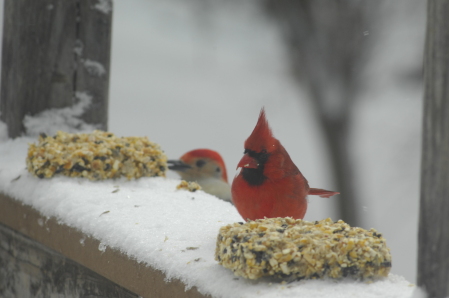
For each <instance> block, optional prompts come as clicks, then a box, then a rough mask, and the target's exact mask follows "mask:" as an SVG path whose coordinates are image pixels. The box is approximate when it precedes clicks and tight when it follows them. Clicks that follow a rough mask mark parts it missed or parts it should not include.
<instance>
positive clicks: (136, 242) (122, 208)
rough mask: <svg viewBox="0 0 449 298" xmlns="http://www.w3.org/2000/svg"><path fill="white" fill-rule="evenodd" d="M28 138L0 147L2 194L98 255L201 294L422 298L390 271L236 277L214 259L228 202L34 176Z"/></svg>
mask: <svg viewBox="0 0 449 298" xmlns="http://www.w3.org/2000/svg"><path fill="white" fill-rule="evenodd" d="M34 141H35V138H30V137H23V138H19V139H16V140H14V141H12V140H9V141H3V142H0V165H1V168H0V189H1V191H2V192H3V193H5V194H7V195H9V196H10V197H13V198H16V199H17V200H19V201H21V202H23V203H25V204H27V205H30V206H33V207H34V208H35V209H36V210H38V211H40V212H41V213H42V214H43V215H44V216H47V217H56V218H57V219H58V221H59V222H60V223H63V224H66V225H69V226H71V227H74V228H76V229H78V230H80V231H82V232H83V233H85V234H86V235H89V236H93V237H95V238H96V239H98V240H99V241H100V245H99V247H98V249H99V250H100V251H105V249H106V247H107V246H109V247H111V248H115V249H118V250H120V251H122V252H123V253H124V254H126V255H128V256H130V257H132V258H135V259H136V260H137V261H138V262H143V263H146V264H148V265H150V266H152V267H153V268H157V269H160V270H161V271H163V272H164V273H165V274H166V276H167V278H168V279H170V278H178V279H180V280H181V281H183V282H184V283H185V284H186V285H187V287H192V286H196V287H197V288H198V290H199V291H200V292H201V293H204V294H211V295H212V296H213V297H248V298H249V297H258V298H261V297H312V298H313V297H363V298H367V297H368V298H369V297H373V298H374V297H376V298H377V297H379V298H380V297H382V298H385V297H404V298H408V297H411V296H412V295H415V297H422V295H421V292H420V291H419V289H417V288H416V286H414V285H413V284H411V283H410V282H408V281H407V280H405V279H404V278H403V277H401V276H398V275H394V274H390V276H389V277H388V278H385V279H383V280H380V281H376V282H372V283H365V282H358V281H353V280H350V279H345V280H340V281H334V280H324V281H318V280H314V281H300V282H293V283H290V284H285V285H282V284H279V283H271V282H269V281H266V280H264V281H248V280H244V279H243V278H236V277H235V276H234V275H233V273H232V272H231V271H230V270H227V269H225V268H223V267H221V266H220V265H218V263H217V262H216V261H215V260H214V252H215V241H216V237H217V233H218V229H219V228H220V227H221V226H223V225H226V224H230V223H233V222H236V221H241V217H240V215H239V214H238V213H237V211H236V209H235V208H234V207H233V206H232V205H231V204H229V203H227V202H224V201H221V200H219V199H217V198H215V197H213V196H210V195H208V194H206V193H204V192H202V191H198V192H195V193H191V192H187V191H184V190H180V191H177V190H175V189H176V185H177V184H178V183H179V181H178V180H175V179H165V178H161V177H158V178H141V179H139V180H132V181H126V180H123V179H119V180H114V181H101V182H91V181H89V180H87V179H73V178H68V177H56V178H52V179H38V178H36V177H34V176H32V175H30V174H29V173H28V172H27V171H26V170H25V169H24V156H26V152H27V148H28V145H27V143H30V142H34ZM117 189H118V191H117ZM37 224H40V225H45V222H42V221H41V222H38V223H37Z"/></svg>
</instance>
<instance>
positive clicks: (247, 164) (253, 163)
mask: <svg viewBox="0 0 449 298" xmlns="http://www.w3.org/2000/svg"><path fill="white" fill-rule="evenodd" d="M258 166H259V163H258V162H257V160H255V159H254V158H252V157H251V156H249V155H248V154H245V155H243V157H242V159H241V160H240V161H239V163H238V164H237V169H238V168H250V169H257V167H258Z"/></svg>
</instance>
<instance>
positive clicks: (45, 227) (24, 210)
mask: <svg viewBox="0 0 449 298" xmlns="http://www.w3.org/2000/svg"><path fill="white" fill-rule="evenodd" d="M0 224H3V225H4V226H6V227H8V228H9V229H12V230H14V231H16V232H19V233H21V234H22V235H23V236H26V237H29V238H30V239H32V240H33V241H36V242H39V243H40V244H42V245H44V246H45V247H47V248H48V249H50V250H53V251H55V252H56V253H58V254H61V255H63V256H64V257H65V258H67V259H70V260H73V261H74V262H76V263H77V264H78V265H80V266H83V267H85V268H87V269H89V270H91V271H93V272H95V273H96V274H98V275H101V276H103V277H104V278H106V279H108V280H110V281H111V282H113V283H115V284H117V285H119V286H121V287H123V288H125V289H127V290H128V291H130V292H132V293H135V294H137V295H139V296H141V297H144V298H145V297H161V298H172V297H186V298H200V297H210V296H207V295H202V294H200V293H199V292H198V290H197V288H196V287H192V288H190V289H188V290H186V289H185V284H183V283H182V282H181V281H180V280H177V279H171V280H170V281H166V276H165V274H164V273H163V272H161V271H159V270H156V269H154V268H151V267H149V266H147V265H145V264H143V263H139V262H138V261H136V260H135V259H133V258H130V257H129V256H127V255H126V254H124V253H122V252H121V251H119V250H116V249H111V248H110V247H106V249H105V250H104V251H100V250H99V246H100V241H98V240H97V239H95V238H93V237H90V236H87V235H85V234H83V233H82V232H80V231H79V230H77V229H75V228H72V227H69V226H67V225H64V224H61V223H59V222H58V220H57V219H56V218H46V217H44V216H42V215H41V214H40V213H39V212H38V211H36V210H35V209H33V208H31V207H29V206H26V205H23V204H22V203H21V202H19V201H16V200H14V199H11V198H9V197H7V196H5V195H3V194H1V193H0ZM0 244H1V241H0ZM4 263H5V262H4V261H2V259H1V254H0V264H4ZM19 273H20V272H19ZM61 273H64V274H66V273H65V272H64V271H61ZM67 274H69V273H67ZM17 278H20V276H19V277H17ZM3 283H4V284H6V283H7V281H6V280H3V279H2V278H1V270H0V289H2V287H5V285H4V284H3ZM25 286H29V285H27V284H26V283H25ZM22 287H23V286H22ZM20 289H21V287H20V284H19V287H18V288H17V290H20ZM22 290H24V291H25V290H26V289H22ZM29 290H30V291H32V289H31V287H30V289H29ZM30 293H32V292H30ZM0 296H2V295H1V292H0ZM2 297H3V296H2ZM24 297H34V295H32V294H30V295H25V296H24Z"/></svg>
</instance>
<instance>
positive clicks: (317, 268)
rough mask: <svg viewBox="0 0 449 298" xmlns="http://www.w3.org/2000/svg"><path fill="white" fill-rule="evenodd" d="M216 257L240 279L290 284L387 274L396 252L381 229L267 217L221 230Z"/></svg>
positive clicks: (364, 277)
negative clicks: (283, 281)
mask: <svg viewBox="0 0 449 298" xmlns="http://www.w3.org/2000/svg"><path fill="white" fill-rule="evenodd" d="M215 259H216V260H217V261H218V262H219V264H221V265H222V266H224V267H225V268H228V269H231V270H232V271H233V272H234V274H235V275H237V276H242V277H245V278H248V279H257V278H260V277H264V276H272V277H275V278H281V279H287V280H299V279H315V278H325V277H330V278H342V277H346V276H352V277H354V278H356V279H362V280H363V279H374V278H378V277H384V276H387V275H388V273H389V272H390V269H391V254H390V250H389V248H388V247H387V245H386V241H385V238H383V237H382V235H381V234H379V233H378V232H377V231H376V230H374V229H371V230H369V231H367V230H364V229H362V228H357V227H350V226H349V225H348V224H346V223H345V222H343V221H342V220H339V221H338V222H333V221H332V220H331V219H329V218H328V219H324V220H321V221H316V222H308V221H304V220H300V219H298V220H295V219H292V218H289V217H287V218H265V219H258V220H256V221H249V222H246V223H243V222H241V223H234V224H231V225H227V226H224V227H222V228H221V229H220V232H219V235H218V237H217V246H216V251H215Z"/></svg>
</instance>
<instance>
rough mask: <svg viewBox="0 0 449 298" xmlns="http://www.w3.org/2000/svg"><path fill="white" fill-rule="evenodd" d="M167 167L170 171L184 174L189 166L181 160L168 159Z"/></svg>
mask: <svg viewBox="0 0 449 298" xmlns="http://www.w3.org/2000/svg"><path fill="white" fill-rule="evenodd" d="M167 165H168V168H169V169H170V170H173V171H180V172H184V171H185V170H187V169H190V168H191V166H189V165H188V164H186V163H184V162H183V161H181V160H176V159H169V160H167Z"/></svg>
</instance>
